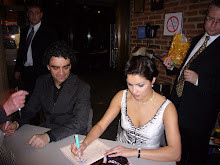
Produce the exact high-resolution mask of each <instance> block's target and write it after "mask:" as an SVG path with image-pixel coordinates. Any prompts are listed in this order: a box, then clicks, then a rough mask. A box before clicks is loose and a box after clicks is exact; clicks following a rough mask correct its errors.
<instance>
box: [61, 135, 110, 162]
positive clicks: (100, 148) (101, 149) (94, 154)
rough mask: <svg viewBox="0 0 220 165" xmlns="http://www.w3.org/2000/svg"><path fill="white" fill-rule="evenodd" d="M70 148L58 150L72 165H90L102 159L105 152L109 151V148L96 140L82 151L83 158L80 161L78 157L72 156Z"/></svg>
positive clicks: (69, 146)
mask: <svg viewBox="0 0 220 165" xmlns="http://www.w3.org/2000/svg"><path fill="white" fill-rule="evenodd" d="M81 142H82V141H81ZM70 148H71V145H68V146H66V147H63V148H60V150H61V151H62V152H63V154H64V155H65V156H66V157H67V158H68V159H69V160H70V161H71V162H72V163H73V164H74V165H90V164H92V163H94V162H96V161H97V160H99V159H101V158H103V157H104V153H105V151H106V150H109V149H110V147H108V146H107V145H105V144H104V143H102V142H101V141H99V140H98V139H97V140H95V141H94V142H93V143H91V144H90V145H89V146H88V147H87V148H86V150H85V151H83V156H82V157H81V160H80V159H79V157H77V156H74V155H73V154H72V152H71V149H70Z"/></svg>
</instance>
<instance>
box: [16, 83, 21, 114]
mask: <svg viewBox="0 0 220 165" xmlns="http://www.w3.org/2000/svg"><path fill="white" fill-rule="evenodd" d="M15 91H16V92H17V91H19V90H18V86H16V87H15ZM18 113H19V117H20V118H21V108H18Z"/></svg>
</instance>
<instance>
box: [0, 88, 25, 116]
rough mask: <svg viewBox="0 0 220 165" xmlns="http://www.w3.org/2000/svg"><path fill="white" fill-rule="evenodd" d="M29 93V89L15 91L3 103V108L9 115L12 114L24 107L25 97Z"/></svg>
mask: <svg viewBox="0 0 220 165" xmlns="http://www.w3.org/2000/svg"><path fill="white" fill-rule="evenodd" d="M26 95H28V92H27V91H23V90H20V91H18V92H15V93H13V94H12V95H11V96H10V97H9V98H8V100H7V101H6V102H5V104H4V105H3V108H4V110H5V112H6V114H7V116H9V115H11V114H12V113H14V112H15V111H17V110H18V109H19V108H23V107H24V103H25V97H26Z"/></svg>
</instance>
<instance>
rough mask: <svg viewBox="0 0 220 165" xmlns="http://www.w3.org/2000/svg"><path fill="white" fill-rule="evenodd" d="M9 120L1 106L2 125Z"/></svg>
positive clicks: (0, 117) (0, 121) (0, 122)
mask: <svg viewBox="0 0 220 165" xmlns="http://www.w3.org/2000/svg"><path fill="white" fill-rule="evenodd" d="M7 119H8V117H7V115H6V113H5V110H4V108H3V106H0V124H2V123H4V122H5V121H6V120H7Z"/></svg>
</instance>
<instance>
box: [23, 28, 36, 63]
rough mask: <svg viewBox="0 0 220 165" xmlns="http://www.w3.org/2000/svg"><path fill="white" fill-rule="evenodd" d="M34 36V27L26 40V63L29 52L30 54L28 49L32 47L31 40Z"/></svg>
mask: <svg viewBox="0 0 220 165" xmlns="http://www.w3.org/2000/svg"><path fill="white" fill-rule="evenodd" d="M33 35H34V27H32V29H31V32H30V33H29V34H28V37H27V39H26V45H25V50H26V56H24V63H25V62H26V61H27V55H28V54H27V52H28V48H29V46H30V43H31V40H32V38H33Z"/></svg>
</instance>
